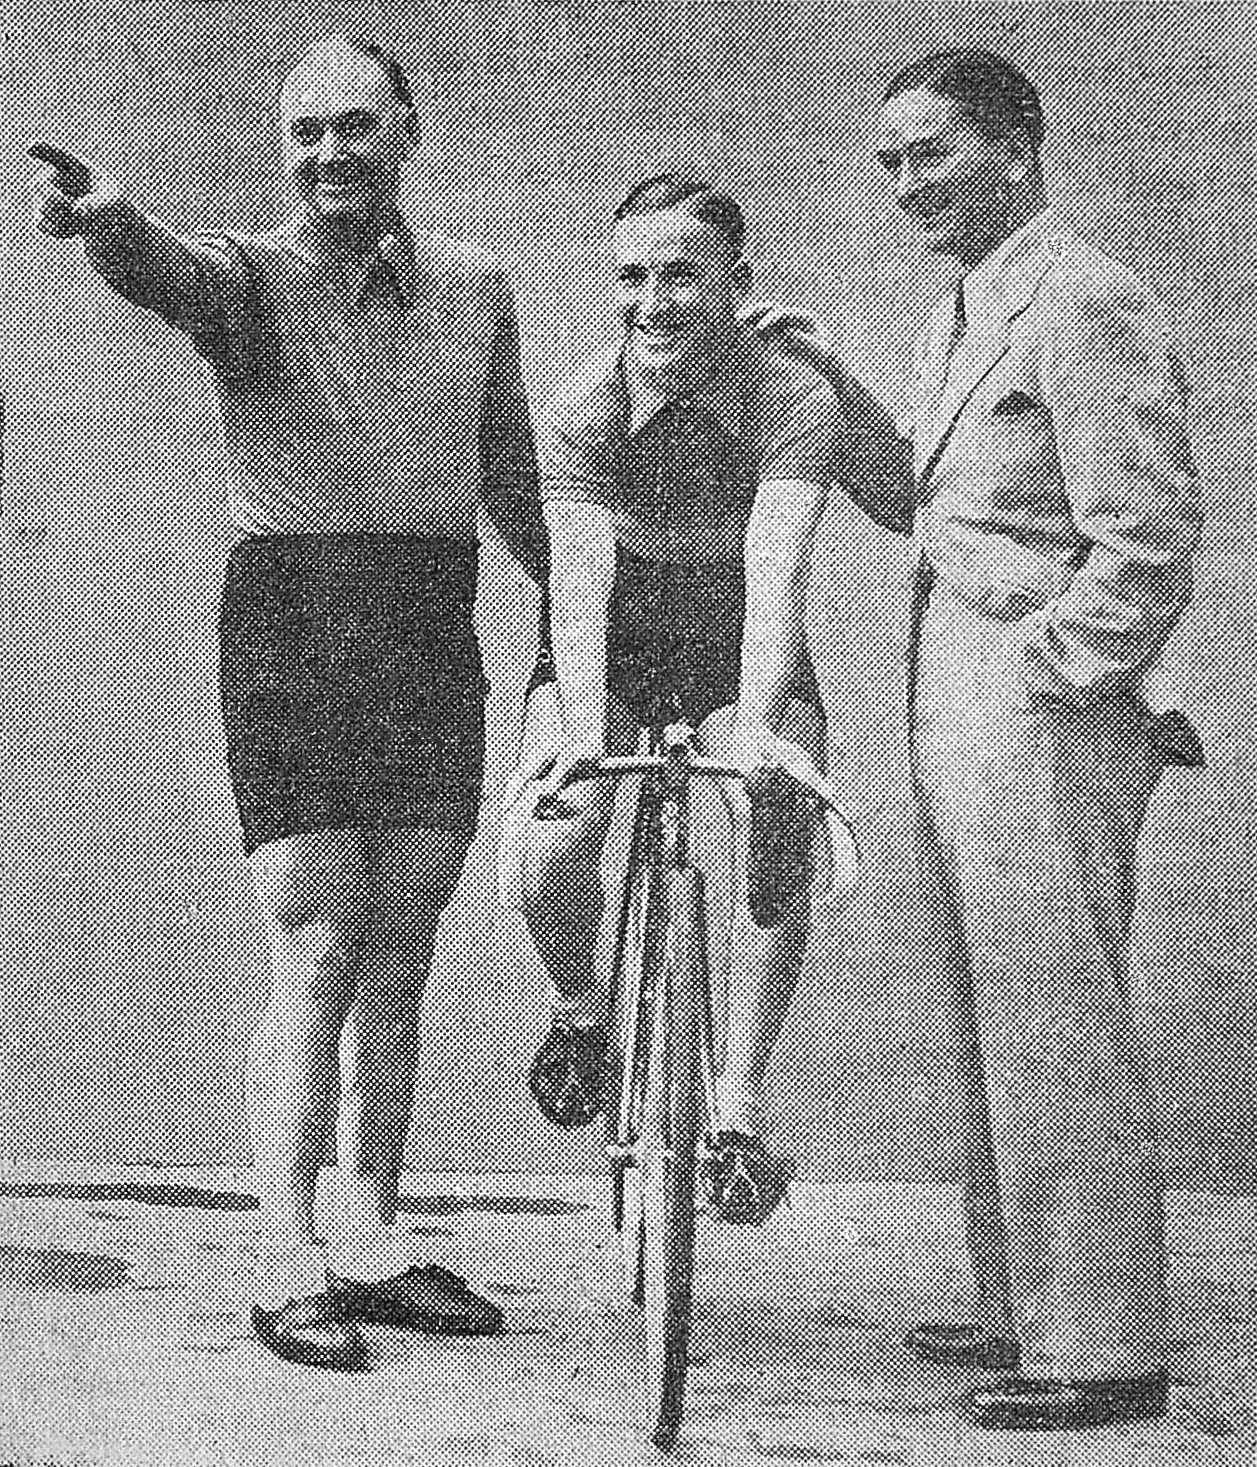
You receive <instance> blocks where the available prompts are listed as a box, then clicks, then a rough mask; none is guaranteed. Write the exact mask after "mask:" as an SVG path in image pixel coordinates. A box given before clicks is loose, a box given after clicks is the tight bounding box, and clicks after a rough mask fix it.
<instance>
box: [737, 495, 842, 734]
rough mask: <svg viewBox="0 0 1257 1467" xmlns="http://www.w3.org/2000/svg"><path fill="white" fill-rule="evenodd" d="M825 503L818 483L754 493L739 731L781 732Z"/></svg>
mask: <svg viewBox="0 0 1257 1467" xmlns="http://www.w3.org/2000/svg"><path fill="white" fill-rule="evenodd" d="M824 505H825V491H824V489H823V488H822V487H821V485H819V484H814V483H807V482H803V481H799V480H770V481H767V482H765V483H762V484H761V485H760V486H759V489H758V491H757V492H756V495H755V503H754V506H753V507H752V510H751V519H750V524H749V526H748V529H747V537H746V621H745V624H744V629H743V633H742V674H741V683H740V688H739V693H738V708H737V725H738V728H739V730H740V731H743V732H747V733H749V732H750V731H752V730H761V729H764V728H768V729H770V730H773V731H774V732H775V731H776V730H777V728H778V727H779V724H780V720H781V716H782V713H783V711H784V709H785V705H786V700H787V697H788V695H789V692H790V687H791V684H792V683H793V681H794V680H795V678H796V676H797V671H798V667H799V664H800V662H801V660H802V657H803V653H804V649H805V644H806V638H807V630H806V611H807V586H808V576H809V573H810V570H811V563H812V546H813V542H814V540H815V536H816V526H817V523H818V521H819V519H820V516H821V511H822V509H823V508H824Z"/></svg>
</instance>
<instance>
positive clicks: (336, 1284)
mask: <svg viewBox="0 0 1257 1467" xmlns="http://www.w3.org/2000/svg"><path fill="white" fill-rule="evenodd" d="M327 1287H328V1291H329V1292H330V1294H331V1296H332V1297H333V1298H334V1299H335V1300H336V1302H337V1305H338V1306H339V1308H340V1311H341V1315H342V1317H343V1318H345V1319H356V1320H358V1321H360V1322H361V1323H363V1324H391V1325H396V1326H397V1328H398V1329H413V1330H417V1331H418V1332H419V1333H420V1334H425V1335H496V1334H500V1333H501V1331H502V1311H501V1310H500V1309H499V1308H498V1306H497V1305H496V1304H491V1303H490V1302H489V1300H488V1299H482V1298H481V1297H480V1295H479V1294H473V1293H472V1291H471V1290H470V1289H469V1288H468V1287H467V1280H466V1279H460V1278H459V1277H458V1275H457V1274H455V1273H450V1272H449V1270H448V1269H444V1268H438V1267H437V1266H436V1265H435V1264H432V1263H430V1264H427V1265H426V1266H424V1267H419V1266H415V1267H413V1268H408V1269H407V1270H406V1271H405V1273H399V1274H398V1275H397V1276H396V1277H395V1278H391V1279H381V1280H380V1281H379V1282H378V1283H359V1282H357V1281H356V1280H354V1279H342V1278H338V1277H337V1276H336V1275H335V1274H333V1273H329V1274H328V1276H327Z"/></svg>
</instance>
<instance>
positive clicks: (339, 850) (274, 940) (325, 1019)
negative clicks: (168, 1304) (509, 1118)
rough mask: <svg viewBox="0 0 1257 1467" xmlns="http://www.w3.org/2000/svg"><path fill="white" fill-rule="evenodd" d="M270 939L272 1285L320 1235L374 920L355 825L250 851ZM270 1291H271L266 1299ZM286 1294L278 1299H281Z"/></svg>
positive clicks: (260, 1076)
mask: <svg viewBox="0 0 1257 1467" xmlns="http://www.w3.org/2000/svg"><path fill="white" fill-rule="evenodd" d="M251 864H252V869H253V876H254V881H255V885H256V888H257V893H258V899H259V902H260V905H261V908H262V912H263V916H264V919H265V922H266V928H267V934H268V937H269V939H270V946H271V964H272V985H271V994H270V1000H269V1002H268V1004H267V1007H266V1011H265V1013H264V1014H263V1017H262V1021H261V1023H260V1025H259V1027H258V1030H257V1033H256V1035H255V1037H254V1040H253V1043H252V1046H251V1049H250V1055H249V1072H248V1101H249V1118H250V1129H251V1132H252V1138H253V1151H254V1165H255V1169H256V1177H257V1190H258V1198H259V1202H260V1206H261V1237H262V1248H263V1253H264V1255H266V1257H265V1258H264V1264H263V1274H264V1275H266V1277H264V1278H263V1279H261V1280H260V1283H261V1284H262V1288H263V1291H264V1292H266V1293H269V1294H270V1295H272V1296H274V1295H275V1294H277V1293H280V1292H283V1291H284V1289H285V1287H287V1289H288V1291H289V1292H297V1291H299V1290H304V1291H306V1292H308V1291H309V1288H308V1285H309V1282H310V1280H309V1279H308V1278H302V1279H297V1278H293V1279H292V1280H291V1282H289V1283H287V1284H285V1281H284V1279H283V1278H281V1277H279V1275H280V1274H282V1273H283V1272H284V1271H285V1269H287V1268H288V1266H289V1265H288V1263H285V1262H284V1259H285V1256H288V1257H289V1260H290V1262H291V1265H292V1271H294V1272H295V1271H297V1270H301V1271H303V1272H304V1273H306V1274H308V1272H309V1262H310V1260H309V1259H308V1258H302V1255H303V1254H305V1253H308V1251H309V1250H310V1249H312V1248H313V1247H314V1245H315V1243H316V1241H317V1239H316V1230H315V1222H314V1204H315V1192H316V1187H317V1182H318V1172H319V1166H320V1163H321V1162H322V1161H323V1160H324V1159H325V1157H326V1155H327V1153H328V1151H329V1149H330V1148H329V1143H330V1140H331V1137H332V1132H333V1120H334V1115H335V1107H336V1097H337V1089H338V1084H337V1045H338V1039H339V1036H340V1031H341V1027H342V1025H343V1023H344V1020H345V1015H346V1013H347V1012H348V1010H349V1006H350V1003H351V1001H352V998H353V992H354V985H355V981H356V975H357V970H358V964H359V962H360V959H361V954H362V941H363V937H364V934H365V932H366V930H367V926H368V923H369V920H370V906H371V901H370V892H371V880H370V867H369V862H368V859H367V850H366V845H365V842H364V838H363V837H362V836H361V835H360V834H357V833H355V832H352V831H319V832H315V833H313V834H309V835H298V836H290V837H287V838H285V839H283V840H280V841H275V842H273V843H272V844H270V845H267V846H264V847H262V848H261V849H260V850H258V851H257V852H256V853H255V854H254V856H253V859H252V863H251ZM268 1302H269V1301H268ZM279 1302H282V1300H279Z"/></svg>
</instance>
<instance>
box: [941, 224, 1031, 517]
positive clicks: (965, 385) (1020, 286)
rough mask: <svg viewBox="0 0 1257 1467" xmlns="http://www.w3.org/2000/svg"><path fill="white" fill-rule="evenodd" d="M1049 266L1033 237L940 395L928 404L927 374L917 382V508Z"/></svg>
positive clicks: (968, 337)
mask: <svg viewBox="0 0 1257 1467" xmlns="http://www.w3.org/2000/svg"><path fill="white" fill-rule="evenodd" d="M1050 264H1051V257H1050V255H1049V254H1048V252H1047V251H1046V249H1045V248H1044V246H1043V241H1042V239H1041V238H1040V237H1039V235H1038V234H1037V233H1036V235H1034V236H1032V237H1031V238H1029V239H1027V240H1026V241H1025V244H1024V246H1023V248H1022V250H1020V251H1018V254H1017V256H1015V257H1014V258H1013V259H1012V260H1010V261H1009V262H1008V265H1007V267H1006V274H1005V276H1004V279H1003V281H1002V283H1001V284H1002V288H1001V289H1000V290H999V293H998V295H997V296H996V301H997V305H996V307H995V309H994V310H992V312H991V314H990V316H989V318H988V319H987V320H985V321H977V322H972V323H971V324H970V326H969V329H968V331H967V332H966V333H965V336H964V339H963V340H962V341H961V343H960V345H959V347H958V348H957V349H956V353H955V356H954V357H953V358H952V362H951V370H950V372H949V373H948V377H947V383H946V386H945V387H944V388H943V391H942V394H941V396H939V397H937V398H935V399H933V400H932V399H931V386H932V384H931V383H930V381H929V379H928V375H927V377H926V378H925V379H924V380H923V381H922V400H921V401H920V403H919V404H918V417H917V422H918V424H919V428H918V431H917V432H916V434H915V435H914V459H915V464H916V474H917V503H918V504H922V503H924V502H925V500H926V499H928V498H929V485H930V480H931V478H932V477H933V474H934V470H935V469H936V468H937V467H938V462H939V459H940V458H942V456H943V452H944V450H945V449H946V447H947V444H948V441H949V440H950V438H951V435H952V432H953V430H954V429H955V426H956V421H957V419H958V418H959V416H960V414H961V413H962V412H963V411H964V409H965V406H966V404H967V403H968V401H969V399H970V398H971V397H972V396H973V394H974V393H975V392H976V391H977V389H978V387H979V386H980V385H981V383H982V380H983V378H985V377H986V376H987V374H988V373H989V372H990V371H991V369H992V368H993V367H994V366H995V364H996V363H997V362H998V361H999V360H1000V358H1001V357H1003V356H1004V355H1005V353H1006V352H1007V351H1008V348H1009V345H1010V343H1011V340H1012V323H1013V321H1015V320H1016V318H1017V317H1018V316H1020V315H1021V313H1022V312H1023V311H1024V310H1025V309H1026V307H1027V306H1028V305H1029V304H1030V302H1031V301H1032V300H1033V299H1034V297H1035V295H1036V294H1037V292H1038V289H1039V286H1040V284H1041V283H1042V281H1043V277H1044V276H1045V275H1046V274H1047V271H1048V267H1049V265H1050Z"/></svg>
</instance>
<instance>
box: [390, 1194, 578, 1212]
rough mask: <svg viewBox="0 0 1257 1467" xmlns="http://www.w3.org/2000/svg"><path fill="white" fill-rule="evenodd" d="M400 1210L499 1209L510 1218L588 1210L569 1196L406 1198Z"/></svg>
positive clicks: (473, 1210) (399, 1207)
mask: <svg viewBox="0 0 1257 1467" xmlns="http://www.w3.org/2000/svg"><path fill="white" fill-rule="evenodd" d="M397 1210H398V1212H405V1213H410V1214H412V1215H419V1216H426V1217H442V1216H447V1215H449V1214H450V1213H456V1212H496V1213H500V1214H503V1215H506V1216H510V1217H566V1216H569V1215H570V1214H572V1213H577V1212H588V1211H589V1210H590V1208H589V1203H587V1202H572V1201H571V1200H570V1199H569V1198H566V1197H403V1198H402V1200H401V1201H400V1202H399V1203H398V1206H397Z"/></svg>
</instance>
